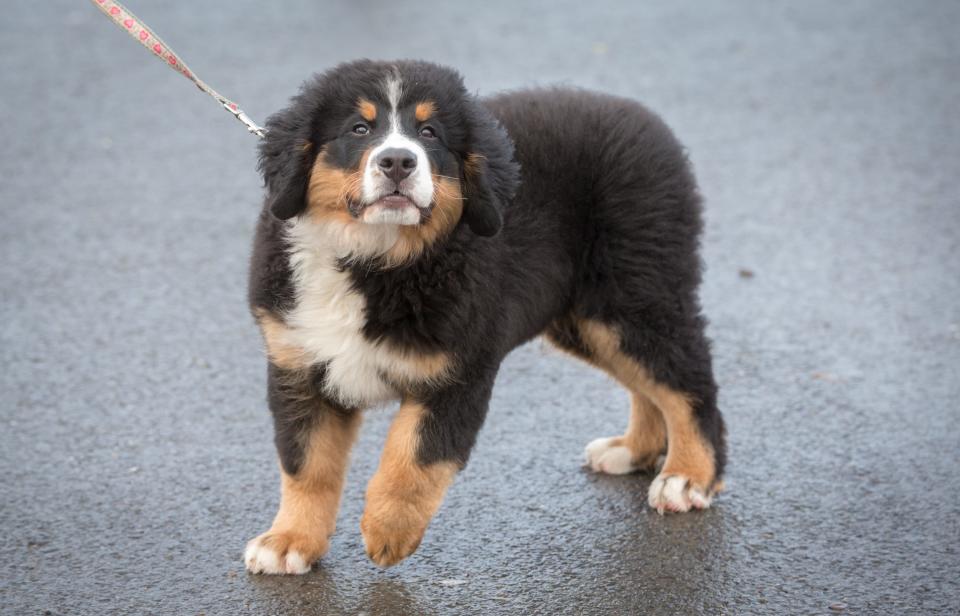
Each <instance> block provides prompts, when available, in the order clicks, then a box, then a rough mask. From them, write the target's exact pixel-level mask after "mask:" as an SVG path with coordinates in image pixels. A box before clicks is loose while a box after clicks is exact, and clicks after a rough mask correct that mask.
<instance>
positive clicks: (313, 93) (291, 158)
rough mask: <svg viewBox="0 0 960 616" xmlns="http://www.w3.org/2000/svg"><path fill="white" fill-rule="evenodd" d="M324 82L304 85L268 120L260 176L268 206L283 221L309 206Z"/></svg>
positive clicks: (261, 146) (317, 80) (262, 148)
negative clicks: (314, 140)
mask: <svg viewBox="0 0 960 616" xmlns="http://www.w3.org/2000/svg"><path fill="white" fill-rule="evenodd" d="M320 86H321V80H320V79H318V78H315V79H314V80H313V81H312V82H308V83H306V84H304V86H303V88H302V89H301V91H300V93H299V94H298V95H297V96H295V97H293V99H292V100H291V101H290V106H289V107H287V108H286V109H284V110H282V111H279V112H277V113H275V114H273V115H272V116H270V117H269V118H268V119H267V123H266V129H267V136H266V138H264V140H263V141H262V142H261V143H260V173H262V174H263V181H264V184H265V185H266V188H267V202H266V207H267V209H268V210H269V211H270V213H271V214H273V215H274V216H276V217H277V218H279V219H281V220H286V219H288V218H293V217H294V216H296V215H298V214H300V213H301V212H302V211H303V210H304V209H305V208H306V207H307V186H308V185H309V183H310V168H311V166H312V165H313V161H314V159H315V158H316V155H317V152H316V150H317V147H316V144H314V143H312V142H311V141H310V137H311V133H312V131H313V125H314V118H316V117H320V114H321V113H322V104H321V102H322V101H321V100H320Z"/></svg>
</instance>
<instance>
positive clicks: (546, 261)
mask: <svg viewBox="0 0 960 616" xmlns="http://www.w3.org/2000/svg"><path fill="white" fill-rule="evenodd" d="M267 128H268V133H267V137H266V139H265V141H264V142H263V144H262V146H261V150H260V167H261V171H262V172H263V176H264V180H265V184H266V203H265V205H264V208H263V212H262V213H261V215H260V219H259V224H258V227H257V232H256V239H255V242H254V249H253V257H252V260H251V269H250V305H251V309H252V311H253V314H254V316H255V318H256V320H257V322H258V324H259V327H260V329H261V331H262V333H263V338H264V340H265V343H266V351H267V355H268V358H269V365H268V370H267V390H268V395H267V399H268V402H269V407H270V411H271V413H272V415H273V420H274V425H275V442H276V447H277V450H278V452H279V457H280V466H281V499H280V510H279V512H278V513H277V515H276V518H275V519H274V521H273V525H272V526H271V527H270V529H269V530H268V531H267V532H266V533H264V534H262V535H260V536H259V537H256V538H255V539H253V540H251V541H250V542H249V543H248V544H247V548H246V551H245V554H244V560H245V562H246V566H247V568H248V569H249V570H250V571H252V572H257V573H260V572H262V573H304V572H306V571H308V570H309V569H310V567H311V565H312V564H313V563H314V562H315V561H316V560H317V559H318V558H320V557H321V556H322V555H323V554H324V553H325V552H326V550H327V548H328V542H329V538H330V536H331V534H332V533H333V531H334V524H335V521H336V517H337V508H338V506H339V501H340V493H341V490H342V488H343V482H344V474H345V472H346V469H347V459H348V454H349V451H350V447H351V445H352V444H353V442H354V440H355V438H356V436H357V431H358V429H359V427H360V420H361V416H362V412H363V410H364V409H366V408H369V407H372V406H376V405H382V404H384V403H387V402H394V401H397V402H399V411H397V414H396V417H395V419H394V420H393V423H392V425H391V427H390V430H389V433H388V435H387V439H386V444H385V446H384V449H383V453H382V457H381V459H380V464H379V468H378V469H377V471H376V473H375V474H374V476H373V478H372V479H371V480H370V483H369V485H368V488H367V492H366V509H365V512H364V514H363V518H362V520H361V522H360V529H361V531H362V533H363V539H364V544H365V546H366V551H367V554H368V555H369V557H370V558H371V559H372V560H373V561H374V562H375V563H377V564H378V565H381V566H390V565H393V564H396V563H398V562H400V561H401V560H402V559H404V558H406V557H407V556H409V555H410V554H412V553H413V552H414V550H416V548H417V546H418V545H419V544H420V541H421V539H422V538H423V534H424V531H425V530H426V528H427V525H428V524H429V522H430V519H431V517H432V516H433V514H434V513H435V512H436V511H437V508H438V507H439V506H440V503H441V501H442V499H443V496H444V493H445V492H446V490H447V488H448V487H449V486H450V484H451V482H452V481H453V480H454V476H455V475H456V474H457V472H458V471H459V470H460V469H462V468H463V466H464V465H465V464H466V462H467V458H468V456H469V454H470V449H471V447H472V446H473V444H474V442H475V440H476V437H477V431H478V430H479V429H480V426H481V425H482V424H483V421H484V417H485V416H486V414H487V406H488V404H489V401H490V394H491V391H492V389H493V383H494V379H495V378H496V375H497V370H498V368H499V366H500V363H501V361H503V359H504V357H505V356H506V355H507V353H509V352H510V351H511V350H512V349H514V348H516V347H517V346H518V345H520V344H523V343H524V342H527V341H528V340H531V339H532V338H534V337H536V336H540V335H543V336H544V337H545V338H546V339H547V340H549V341H550V342H552V343H553V344H555V345H556V346H558V347H559V348H561V349H563V350H564V351H567V352H569V353H570V354H572V355H574V356H576V357H578V358H580V359H582V360H585V361H587V362H589V363H590V364H593V365H594V366H596V367H598V368H600V369H602V370H604V371H606V372H607V373H609V374H610V375H611V376H612V377H613V378H614V379H616V380H617V381H619V382H620V383H622V384H623V386H624V387H626V388H627V390H628V392H629V393H630V395H631V400H632V404H631V409H630V418H629V421H628V423H627V428H626V431H625V433H624V434H623V435H621V436H614V437H609V438H600V439H597V440H594V441H593V442H591V443H589V444H588V445H587V447H586V462H587V464H588V465H589V467H590V468H591V469H593V470H594V471H596V472H600V473H612V474H620V473H629V472H632V471H636V470H650V469H655V468H657V466H658V464H661V463H662V466H660V468H659V473H658V474H657V476H656V478H655V479H654V480H653V483H652V484H651V485H650V489H649V503H650V506H651V507H653V508H655V509H656V510H657V511H659V512H661V513H662V512H664V511H670V512H683V511H689V510H690V509H703V508H706V507H708V506H709V505H710V502H711V499H712V498H713V496H714V495H715V493H716V492H717V491H719V489H720V487H721V485H722V484H721V481H720V478H721V475H722V473H723V469H724V460H725V452H724V427H723V421H722V420H721V417H720V413H719V411H718V410H717V386H716V384H715V382H714V378H713V374H712V367H711V359H710V353H709V344H708V341H707V339H706V338H705V337H704V325H705V321H704V318H703V317H702V316H701V309H700V304H699V300H698V297H697V287H698V285H699V282H700V260H699V256H698V248H699V235H700V232H701V227H702V222H701V203H700V197H699V195H698V191H697V187H696V184H695V182H694V178H693V176H692V174H691V170H690V165H689V163H688V161H687V158H686V156H685V154H684V152H683V149H682V148H681V146H680V145H679V144H678V143H677V141H676V140H675V138H674V137H673V135H672V133H671V132H670V130H669V129H668V128H667V127H666V126H665V125H664V124H663V122H662V121H661V120H660V119H659V118H658V117H657V116H656V115H654V114H652V113H651V112H650V111H648V110H646V109H645V108H644V107H642V106H640V105H639V104H637V103H636V102H633V101H631V100H626V99H623V98H617V97H613V96H606V95H602V94H595V93H592V92H587V91H582V90H574V89H566V88H551V89H535V90H528V91H521V92H513V93H508V94H503V95H499V96H494V97H490V98H478V97H476V96H474V95H473V94H471V93H469V92H467V90H466V89H465V88H464V85H463V82H462V79H461V77H460V76H459V75H458V74H457V73H456V72H455V71H453V70H450V69H447V68H444V67H441V66H438V65H435V64H430V63H426V62H413V61H401V62H373V61H368V60H362V61H358V62H352V63H348V64H343V65H340V66H338V67H336V68H334V69H332V70H330V71H328V72H326V73H324V74H322V75H319V76H316V77H314V78H313V79H312V80H310V81H308V82H307V83H306V84H305V85H304V86H303V88H302V90H301V91H300V93H299V94H298V95H297V96H295V97H294V98H293V99H292V101H291V104H290V106H289V107H288V108H286V109H284V110H283V111H280V112H279V113H277V114H275V115H273V116H272V117H271V118H270V119H269V120H268V122H267ZM664 456H665V458H664Z"/></svg>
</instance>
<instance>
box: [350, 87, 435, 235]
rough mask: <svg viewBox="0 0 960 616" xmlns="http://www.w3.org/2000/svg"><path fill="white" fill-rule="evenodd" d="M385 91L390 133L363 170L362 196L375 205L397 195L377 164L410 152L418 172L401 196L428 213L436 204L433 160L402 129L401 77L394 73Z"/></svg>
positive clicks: (387, 220)
mask: <svg viewBox="0 0 960 616" xmlns="http://www.w3.org/2000/svg"><path fill="white" fill-rule="evenodd" d="M383 90H384V93H385V94H386V95H387V102H388V104H389V105H390V112H389V119H390V132H389V133H388V134H387V136H386V138H385V139H384V140H383V141H382V142H381V143H380V144H379V145H378V146H376V147H375V148H373V150H372V151H371V152H370V156H368V157H367V166H366V169H364V170H363V186H362V190H361V196H362V198H363V202H364V203H366V204H370V203H373V202H374V201H376V200H377V199H379V198H380V197H383V196H384V195H387V194H390V193H392V192H393V191H394V189H395V185H394V182H393V180H391V179H389V178H388V177H386V175H384V173H383V171H381V170H380V167H379V165H378V164H377V158H378V157H379V155H380V153H381V152H383V151H384V150H387V149H392V148H399V149H402V150H409V151H410V152H412V153H413V155H414V157H416V159H417V168H416V169H415V170H414V172H413V173H411V174H410V176H409V177H408V178H407V179H405V180H403V182H402V187H401V192H402V193H403V194H404V195H406V196H407V197H408V198H409V199H410V200H411V201H413V203H414V205H416V206H417V207H418V208H421V209H426V208H428V207H430V203H431V202H432V201H433V178H431V176H430V159H429V158H427V152H426V150H424V149H423V146H422V145H420V143H419V142H418V141H416V140H415V139H412V138H411V137H410V136H408V135H405V134H404V133H403V130H402V127H401V125H400V98H401V96H402V95H403V82H402V81H401V79H400V73H399V72H398V71H397V70H396V69H394V71H393V72H392V73H391V74H390V75H388V76H387V78H386V80H385V81H384V82H383ZM401 219H402V220H412V219H411V218H410V217H402V218H399V217H398V218H396V219H394V218H393V217H391V216H387V217H384V218H381V217H379V216H375V217H371V220H370V221H366V219H364V220H365V221H366V222H374V223H380V224H390V223H391V222H393V221H394V220H401ZM397 224H416V222H413V223H410V222H398V223H397Z"/></svg>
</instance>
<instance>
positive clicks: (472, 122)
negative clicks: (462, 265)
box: [462, 98, 520, 237]
mask: <svg viewBox="0 0 960 616" xmlns="http://www.w3.org/2000/svg"><path fill="white" fill-rule="evenodd" d="M467 115H468V126H469V131H470V133H469V137H468V143H469V145H468V151H467V153H466V155H465V156H464V159H463V168H462V174H463V186H464V197H465V198H466V201H465V203H464V211H463V217H464V220H466V222H467V224H468V225H470V229H471V230H473V232H474V233H476V234H477V235H482V236H485V237H489V236H493V235H496V234H497V232H498V231H500V227H502V226H503V210H504V208H506V206H507V204H509V202H510V200H511V199H513V196H514V195H515V194H516V192H517V188H518V187H519V186H520V165H519V164H517V162H516V161H514V160H513V142H512V141H511V140H510V137H509V136H508V135H507V131H506V130H504V128H503V127H502V126H501V125H500V123H499V122H498V121H497V120H496V118H494V117H493V114H491V113H490V112H489V111H488V110H487V109H486V108H485V107H483V106H482V105H481V104H480V102H479V101H478V100H477V99H476V98H473V99H472V100H471V101H470V103H469V105H468V112H467Z"/></svg>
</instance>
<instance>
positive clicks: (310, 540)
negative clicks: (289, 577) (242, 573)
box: [243, 530, 328, 575]
mask: <svg viewBox="0 0 960 616" xmlns="http://www.w3.org/2000/svg"><path fill="white" fill-rule="evenodd" d="M327 547H328V542H327V540H326V539H318V538H316V537H311V536H309V535H306V534H303V533H297V532H291V531H274V530H270V531H267V532H265V533H264V534H262V535H260V536H259V537H257V538H255V539H251V540H250V542H249V543H247V548H246V550H244V552H243V562H244V563H245V564H246V565H247V570H248V571H250V572H251V573H288V574H295V575H301V574H304V573H307V572H308V571H310V567H311V566H312V565H313V563H314V561H316V560H317V559H318V558H320V557H321V556H323V555H324V554H325V553H326V551H327Z"/></svg>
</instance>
